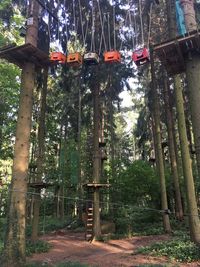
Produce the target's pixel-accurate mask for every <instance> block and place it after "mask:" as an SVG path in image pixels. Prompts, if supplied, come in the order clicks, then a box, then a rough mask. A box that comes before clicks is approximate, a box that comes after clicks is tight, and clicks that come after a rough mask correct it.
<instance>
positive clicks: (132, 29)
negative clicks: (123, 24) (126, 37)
mask: <svg viewBox="0 0 200 267" xmlns="http://www.w3.org/2000/svg"><path fill="white" fill-rule="evenodd" d="M128 13H129V14H128V16H129V23H130V25H131V31H132V36H131V37H132V38H131V39H132V45H133V49H134V47H135V42H134V28H133V21H132V17H131V11H130V10H129V12H128Z"/></svg>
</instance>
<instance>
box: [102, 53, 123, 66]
mask: <svg viewBox="0 0 200 267" xmlns="http://www.w3.org/2000/svg"><path fill="white" fill-rule="evenodd" d="M104 61H105V62H110V63H120V62H121V54H120V52H119V51H108V52H105V53H104Z"/></svg>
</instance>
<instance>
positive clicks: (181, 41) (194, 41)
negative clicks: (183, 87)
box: [154, 30, 200, 75]
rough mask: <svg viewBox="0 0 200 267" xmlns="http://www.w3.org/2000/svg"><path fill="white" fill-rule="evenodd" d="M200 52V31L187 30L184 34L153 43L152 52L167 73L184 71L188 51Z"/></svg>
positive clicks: (172, 73)
mask: <svg viewBox="0 0 200 267" xmlns="http://www.w3.org/2000/svg"><path fill="white" fill-rule="evenodd" d="M193 51H197V52H199V53H200V31H199V30H196V31H192V32H188V33H187V34H185V35H184V36H178V37H176V38H175V39H172V40H168V41H165V42H162V43H160V44H156V45H154V52H155V54H156V55H157V56H158V58H159V59H160V61H161V63H162V64H163V65H165V67H166V70H167V72H168V74H169V75H175V74H179V73H182V72H184V71H185V59H186V58H187V57H188V53H189V52H193Z"/></svg>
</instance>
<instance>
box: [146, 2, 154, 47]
mask: <svg viewBox="0 0 200 267" xmlns="http://www.w3.org/2000/svg"><path fill="white" fill-rule="evenodd" d="M152 8H153V3H151V5H150V11H149V31H148V40H147V48H148V47H149V43H150V37H151V21H152V16H151V15H152Z"/></svg>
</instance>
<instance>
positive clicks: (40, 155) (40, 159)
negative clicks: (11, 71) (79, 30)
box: [31, 68, 48, 240]
mask: <svg viewBox="0 0 200 267" xmlns="http://www.w3.org/2000/svg"><path fill="white" fill-rule="evenodd" d="M47 80H48V69H47V68H46V69H45V70H44V72H43V86H42V88H41V105H40V106H41V110H40V116H39V129H38V149H37V150H38V151H37V163H36V164H37V175H36V182H41V181H42V174H43V163H44V151H45V147H44V146H45V114H46V96H47ZM40 191H41V190H40V188H37V189H36V191H35V193H36V194H35V197H34V208H33V221H32V233H31V239H32V240H36V239H37V238H38V225H39V215H40V200H41V199H40Z"/></svg>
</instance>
